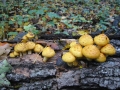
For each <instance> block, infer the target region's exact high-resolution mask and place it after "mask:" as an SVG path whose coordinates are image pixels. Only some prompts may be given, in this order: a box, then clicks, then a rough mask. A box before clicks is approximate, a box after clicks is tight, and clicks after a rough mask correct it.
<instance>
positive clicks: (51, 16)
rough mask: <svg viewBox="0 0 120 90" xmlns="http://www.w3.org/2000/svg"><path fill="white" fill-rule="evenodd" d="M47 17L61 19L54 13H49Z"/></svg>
mask: <svg viewBox="0 0 120 90" xmlns="http://www.w3.org/2000/svg"><path fill="white" fill-rule="evenodd" d="M47 15H48V16H49V17H50V18H52V19H53V18H60V16H59V15H58V14H56V13H54V12H48V13H47Z"/></svg>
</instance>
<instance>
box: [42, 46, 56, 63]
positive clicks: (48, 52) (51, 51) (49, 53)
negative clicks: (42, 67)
mask: <svg viewBox="0 0 120 90" xmlns="http://www.w3.org/2000/svg"><path fill="white" fill-rule="evenodd" d="M54 55H55V51H54V49H52V48H51V47H45V48H44V49H43V51H42V56H44V58H43V61H44V62H46V61H47V60H48V58H51V57H53V56H54Z"/></svg>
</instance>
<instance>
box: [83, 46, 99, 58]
mask: <svg viewBox="0 0 120 90" xmlns="http://www.w3.org/2000/svg"><path fill="white" fill-rule="evenodd" d="M82 53H83V55H84V56H85V57H86V58H88V59H96V58H98V57H99V55H100V51H99V49H98V48H97V47H96V46H95V45H87V46H85V47H84V48H83V49H82Z"/></svg>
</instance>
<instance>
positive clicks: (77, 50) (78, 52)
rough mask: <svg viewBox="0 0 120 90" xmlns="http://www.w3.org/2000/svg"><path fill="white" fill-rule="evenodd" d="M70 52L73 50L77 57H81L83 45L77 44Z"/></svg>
mask: <svg viewBox="0 0 120 90" xmlns="http://www.w3.org/2000/svg"><path fill="white" fill-rule="evenodd" d="M69 52H71V53H72V54H73V55H74V56H75V57H77V58H81V57H82V56H83V54H82V46H81V45H80V44H76V45H74V46H72V47H71V48H70V49H69Z"/></svg>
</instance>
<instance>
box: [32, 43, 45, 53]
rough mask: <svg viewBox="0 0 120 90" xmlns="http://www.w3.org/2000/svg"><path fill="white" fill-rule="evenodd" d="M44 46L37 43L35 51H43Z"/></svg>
mask: <svg viewBox="0 0 120 90" xmlns="http://www.w3.org/2000/svg"><path fill="white" fill-rule="evenodd" d="M43 48H44V47H43V46H42V45H40V44H36V45H35V48H34V51H35V52H37V53H40V52H42V51H43Z"/></svg>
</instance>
